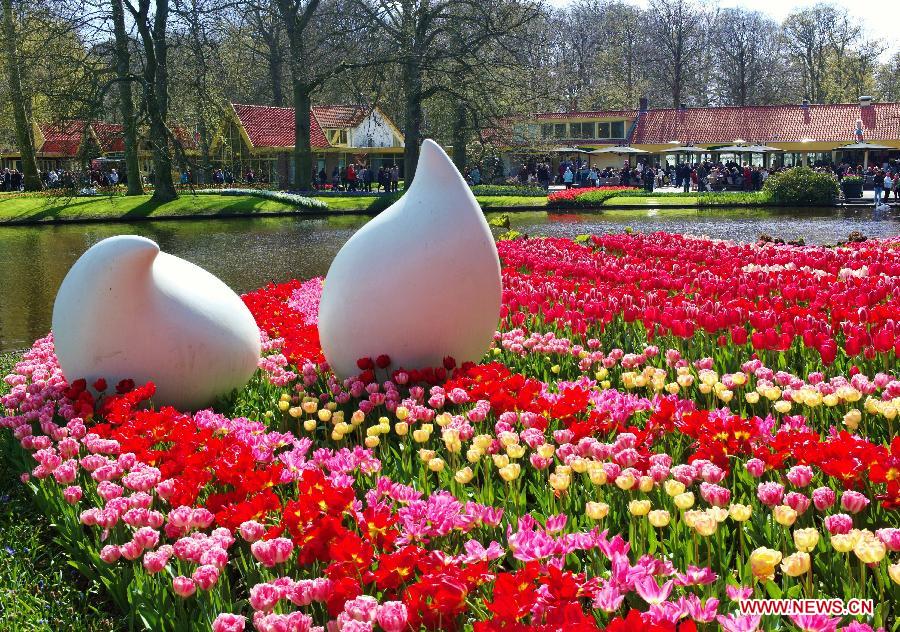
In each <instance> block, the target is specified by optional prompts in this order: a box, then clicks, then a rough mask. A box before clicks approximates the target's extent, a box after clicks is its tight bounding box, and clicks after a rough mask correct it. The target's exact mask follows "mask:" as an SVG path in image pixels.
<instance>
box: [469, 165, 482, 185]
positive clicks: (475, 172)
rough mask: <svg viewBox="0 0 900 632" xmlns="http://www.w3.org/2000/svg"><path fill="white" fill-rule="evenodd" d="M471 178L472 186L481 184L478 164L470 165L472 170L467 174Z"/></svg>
mask: <svg viewBox="0 0 900 632" xmlns="http://www.w3.org/2000/svg"><path fill="white" fill-rule="evenodd" d="M469 175H470V176H471V178H472V184H473V185H474V186H476V187H477V186H478V185H479V184H481V170H480V169H479V168H478V165H475V166H474V167H472V172H471V173H470V174H469Z"/></svg>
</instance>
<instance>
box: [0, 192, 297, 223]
mask: <svg viewBox="0 0 900 632" xmlns="http://www.w3.org/2000/svg"><path fill="white" fill-rule="evenodd" d="M293 210H295V209H294V207H292V206H290V205H288V204H285V203H283V202H277V201H274V200H264V199H262V198H258V197H251V196H227V195H187V194H185V195H182V196H180V197H179V198H178V199H176V200H173V201H172V202H166V203H165V204H156V203H154V202H151V201H150V196H149V195H141V196H135V197H125V196H94V197H51V196H46V195H0V224H2V223H16V222H26V221H31V222H34V221H38V222H41V221H44V222H52V221H65V220H98V219H122V220H130V219H134V220H137V219H152V218H154V217H160V218H162V217H189V216H193V215H200V216H206V215H209V216H216V217H228V216H229V215H266V214H271V213H285V212H290V211H293ZM301 212H302V211H301Z"/></svg>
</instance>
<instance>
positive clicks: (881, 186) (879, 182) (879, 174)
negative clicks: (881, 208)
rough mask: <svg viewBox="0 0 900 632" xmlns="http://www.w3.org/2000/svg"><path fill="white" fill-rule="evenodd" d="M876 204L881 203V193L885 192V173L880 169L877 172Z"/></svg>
mask: <svg viewBox="0 0 900 632" xmlns="http://www.w3.org/2000/svg"><path fill="white" fill-rule="evenodd" d="M874 185H875V206H878V205H880V204H881V195H882V193H884V174H883V173H882V172H881V170H880V169H879V170H878V171H876V172H875V182H874Z"/></svg>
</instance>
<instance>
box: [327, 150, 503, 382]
mask: <svg viewBox="0 0 900 632" xmlns="http://www.w3.org/2000/svg"><path fill="white" fill-rule="evenodd" d="M500 300H501V281H500V260H499V258H498V256H497V247H496V245H495V244H494V239H493V236H492V235H491V230H490V228H489V227H488V224H487V221H486V220H485V218H484V214H483V213H482V212H481V208H480V207H479V206H478V202H476V201H475V196H473V195H472V191H471V190H470V189H469V187H468V185H467V184H466V182H465V181H464V180H463V178H462V176H461V175H460V173H459V171H457V169H456V167H455V166H454V165H453V163H452V162H451V161H450V158H449V157H448V156H447V154H446V153H444V150H443V149H441V147H440V146H439V145H438V144H437V143H435V142H434V141H431V140H426V141H425V142H424V143H423V144H422V149H421V153H420V156H419V163H418V166H417V168H416V177H415V180H413V183H412V185H411V186H410V188H409V190H408V191H407V192H406V194H405V195H404V196H403V197H402V198H400V200H398V201H397V202H396V203H395V204H393V205H392V206H390V207H389V208H387V209H386V210H385V211H384V212H383V213H381V214H379V215H378V216H377V217H375V218H374V219H373V220H371V221H370V222H369V223H368V224H366V225H365V226H364V227H363V228H362V229H360V230H359V231H358V232H357V233H356V234H355V235H353V237H351V238H350V240H349V241H347V243H346V244H344V247H343V248H341V250H340V252H338V254H337V257H335V259H334V262H333V263H332V264H331V268H330V269H329V270H328V275H327V276H326V277H325V285H324V288H323V291H322V300H321V302H320V304H319V339H320V341H321V344H322V351H323V352H324V354H325V358H326V359H327V360H328V363H329V364H330V366H331V368H332V369H333V370H334V372H335V373H336V374H337V375H338V376H340V377H349V376H352V375H355V374H357V373H359V372H360V371H359V368H358V367H357V360H359V359H360V358H375V357H377V356H379V355H382V354H386V355H388V356H389V357H390V358H391V366H392V367H393V368H401V367H402V368H404V369H423V368H430V367H439V366H441V363H442V361H443V359H444V357H446V356H451V357H453V358H454V359H455V360H457V362H460V363H461V362H465V361H469V360H471V361H477V360H479V359H480V358H481V356H482V355H483V354H484V353H485V351H487V349H488V347H489V346H490V343H491V339H492V337H493V335H494V332H495V331H496V328H497V322H498V320H499V314H500Z"/></svg>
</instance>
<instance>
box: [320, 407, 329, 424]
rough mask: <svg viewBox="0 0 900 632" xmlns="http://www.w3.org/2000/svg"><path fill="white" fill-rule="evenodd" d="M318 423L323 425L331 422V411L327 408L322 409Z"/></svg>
mask: <svg viewBox="0 0 900 632" xmlns="http://www.w3.org/2000/svg"><path fill="white" fill-rule="evenodd" d="M319 421H321V422H323V423H328V422H329V421H331V411H330V410H328V409H327V408H323V409H321V410H320V411H319Z"/></svg>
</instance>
